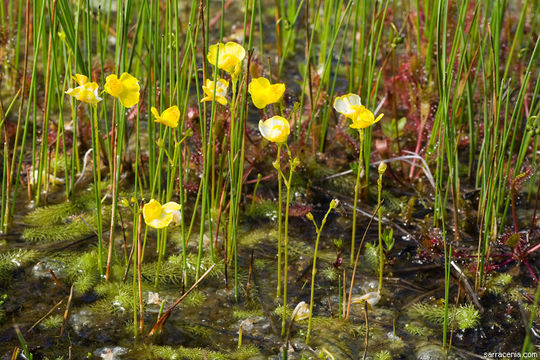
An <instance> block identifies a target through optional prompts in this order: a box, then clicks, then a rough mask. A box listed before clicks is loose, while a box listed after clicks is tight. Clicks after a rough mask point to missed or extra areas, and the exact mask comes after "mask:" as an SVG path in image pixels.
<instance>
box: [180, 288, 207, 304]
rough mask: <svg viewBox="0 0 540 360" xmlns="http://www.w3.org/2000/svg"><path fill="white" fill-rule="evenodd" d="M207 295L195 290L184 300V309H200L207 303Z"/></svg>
mask: <svg viewBox="0 0 540 360" xmlns="http://www.w3.org/2000/svg"><path fill="white" fill-rule="evenodd" d="M206 298H207V296H206V294H205V293H203V292H202V291H200V290H197V289H195V290H193V291H192V292H190V293H189V294H188V296H186V297H185V298H184V300H182V303H181V304H182V307H199V306H201V305H202V304H203V303H204V302H205V301H206Z"/></svg>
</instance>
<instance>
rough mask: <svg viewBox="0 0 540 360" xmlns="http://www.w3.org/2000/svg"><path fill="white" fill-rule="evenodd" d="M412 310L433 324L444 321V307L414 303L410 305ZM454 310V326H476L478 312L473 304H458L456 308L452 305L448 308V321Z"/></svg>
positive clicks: (464, 327) (463, 327)
mask: <svg viewBox="0 0 540 360" xmlns="http://www.w3.org/2000/svg"><path fill="white" fill-rule="evenodd" d="M411 310H412V311H413V312H416V313H418V314H419V315H421V316H422V317H423V318H424V319H425V320H427V321H428V322H430V323H433V324H442V323H443V322H444V307H443V306H439V305H430V304H415V305H413V306H412V308H411ZM454 312H455V320H456V326H457V328H458V329H461V330H464V329H470V328H474V327H476V326H478V323H479V320H480V313H479V312H478V310H476V309H475V308H474V306H473V305H471V304H467V305H460V306H458V308H457V310H456V308H455V307H454V306H450V307H449V308H448V321H449V322H450V321H452V318H453V316H454Z"/></svg>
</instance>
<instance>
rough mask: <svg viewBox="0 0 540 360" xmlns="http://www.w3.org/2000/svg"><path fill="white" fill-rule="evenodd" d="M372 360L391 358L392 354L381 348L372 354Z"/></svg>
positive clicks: (388, 359)
mask: <svg viewBox="0 0 540 360" xmlns="http://www.w3.org/2000/svg"><path fill="white" fill-rule="evenodd" d="M373 360H392V355H391V354H390V351H388V350H381V351H379V352H378V353H376V354H375V356H373Z"/></svg>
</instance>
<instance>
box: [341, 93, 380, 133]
mask: <svg viewBox="0 0 540 360" xmlns="http://www.w3.org/2000/svg"><path fill="white" fill-rule="evenodd" d="M334 109H336V111H337V112H338V113H340V114H343V115H345V117H347V118H349V119H351V120H352V124H351V125H350V126H351V128H353V129H357V130H360V129H365V128H367V127H369V126H371V125H373V124H375V123H376V122H377V121H379V120H381V119H382V117H383V116H384V114H381V115H379V116H378V117H377V118H375V115H373V113H372V112H371V111H369V110H368V109H366V107H365V106H363V105H362V103H361V101H360V96H358V95H356V94H347V95H343V96H338V97H337V98H336V99H335V100H334Z"/></svg>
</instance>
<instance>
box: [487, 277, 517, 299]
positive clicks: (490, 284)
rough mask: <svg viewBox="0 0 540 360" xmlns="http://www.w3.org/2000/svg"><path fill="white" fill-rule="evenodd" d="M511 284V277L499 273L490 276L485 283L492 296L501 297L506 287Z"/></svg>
mask: <svg viewBox="0 0 540 360" xmlns="http://www.w3.org/2000/svg"><path fill="white" fill-rule="evenodd" d="M511 282H512V275H510V274H508V273H501V274H497V275H494V276H490V277H489V278H488V280H487V281H486V289H487V291H488V292H490V293H492V294H494V295H502V294H503V293H504V291H505V289H506V287H507V286H508V285H510V283H511Z"/></svg>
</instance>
